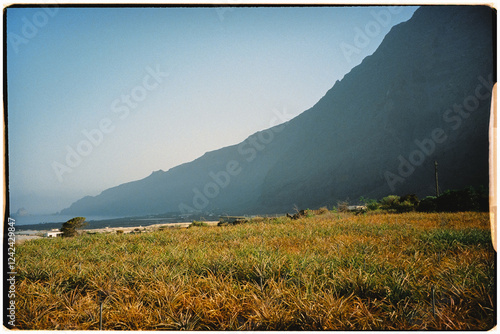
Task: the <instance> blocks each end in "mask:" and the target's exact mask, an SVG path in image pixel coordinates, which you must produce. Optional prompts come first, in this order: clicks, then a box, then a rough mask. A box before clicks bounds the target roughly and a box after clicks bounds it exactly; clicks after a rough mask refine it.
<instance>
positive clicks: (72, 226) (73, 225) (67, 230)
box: [61, 217, 86, 238]
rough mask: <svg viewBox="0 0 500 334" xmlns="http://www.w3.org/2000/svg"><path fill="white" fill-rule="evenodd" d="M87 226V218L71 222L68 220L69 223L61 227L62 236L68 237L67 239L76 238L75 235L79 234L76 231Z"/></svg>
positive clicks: (73, 219)
mask: <svg viewBox="0 0 500 334" xmlns="http://www.w3.org/2000/svg"><path fill="white" fill-rule="evenodd" d="M85 225H86V223H85V217H75V218H71V219H70V220H68V221H67V222H65V223H64V224H62V227H61V232H62V236H63V237H66V238H67V237H74V236H75V235H77V234H78V232H77V231H76V229H78V228H82V227H83V226H85Z"/></svg>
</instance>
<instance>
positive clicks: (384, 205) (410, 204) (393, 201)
mask: <svg viewBox="0 0 500 334" xmlns="http://www.w3.org/2000/svg"><path fill="white" fill-rule="evenodd" d="M418 203H419V200H418V198H417V196H415V195H413V194H412V195H405V196H403V197H399V196H396V195H389V196H387V197H384V198H382V200H380V208H381V209H383V210H387V211H391V212H409V211H413V210H415V208H416V206H418Z"/></svg>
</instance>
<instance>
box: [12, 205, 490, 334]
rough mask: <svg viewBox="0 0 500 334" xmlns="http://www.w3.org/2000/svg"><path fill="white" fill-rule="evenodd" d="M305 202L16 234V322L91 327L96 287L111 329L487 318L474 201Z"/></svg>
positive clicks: (483, 256)
mask: <svg viewBox="0 0 500 334" xmlns="http://www.w3.org/2000/svg"><path fill="white" fill-rule="evenodd" d="M315 214H316V215H314V216H312V217H309V218H303V219H299V220H295V221H293V220H290V219H287V218H285V217H280V218H276V219H256V222H253V223H248V224H242V225H236V226H224V227H212V228H203V227H194V228H190V229H187V230H176V229H166V230H163V231H157V232H151V233H145V234H136V235H128V234H120V235H104V234H103V235H82V236H79V237H76V238H70V239H51V240H49V239H39V240H33V241H29V242H26V243H24V244H23V245H20V246H19V247H18V249H17V253H18V258H17V263H18V268H17V272H18V277H17V285H16V293H17V296H16V305H17V313H16V316H17V319H16V322H17V328H19V329H79V330H85V329H98V328H99V304H100V302H99V300H100V299H99V298H100V296H102V299H103V300H104V301H103V328H104V329H114V330H178V329H186V330H364V329H372V330H373V329H378V330H386V329H399V330H405V329H438V330H445V329H455V330H457V329H460V330H468V329H475V330H485V329H490V328H492V327H493V326H494V325H495V324H496V319H495V310H496V299H495V252H494V250H493V248H492V245H491V238H490V234H489V226H490V225H489V221H488V219H489V215H488V214H487V213H470V212H467V213H436V214H422V213H405V214H383V213H378V214H366V215H350V214H344V213H331V212H326V211H325V210H322V211H321V212H315ZM432 289H435V297H434V304H435V309H434V314H433V312H432V303H433V299H432Z"/></svg>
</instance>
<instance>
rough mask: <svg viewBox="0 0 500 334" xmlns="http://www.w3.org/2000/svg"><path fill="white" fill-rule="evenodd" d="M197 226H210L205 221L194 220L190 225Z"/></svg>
mask: <svg viewBox="0 0 500 334" xmlns="http://www.w3.org/2000/svg"><path fill="white" fill-rule="evenodd" d="M196 226H199V227H205V226H208V224H207V223H205V222H201V221H197V220H193V222H192V223H191V225H189V227H196Z"/></svg>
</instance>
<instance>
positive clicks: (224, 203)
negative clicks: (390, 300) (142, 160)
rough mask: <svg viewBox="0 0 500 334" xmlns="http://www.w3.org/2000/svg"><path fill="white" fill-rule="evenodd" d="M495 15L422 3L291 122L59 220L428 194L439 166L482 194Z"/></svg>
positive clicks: (447, 180) (445, 177)
mask: <svg viewBox="0 0 500 334" xmlns="http://www.w3.org/2000/svg"><path fill="white" fill-rule="evenodd" d="M495 14H496V13H495V12H494V11H493V10H492V9H490V8H489V7H486V6H425V7H421V8H419V9H418V10H417V11H416V12H415V13H414V15H413V17H412V18H411V19H410V20H409V21H407V22H404V23H401V24H399V25H396V26H394V27H393V28H392V29H391V31H390V32H389V33H388V34H387V35H386V37H385V38H384V40H383V41H382V43H381V45H380V46H379V47H378V49H377V50H376V51H375V52H374V53H373V55H371V56H368V57H366V58H365V59H364V60H363V62H362V63H361V64H360V65H358V66H357V67H355V68H353V69H352V70H351V72H349V73H348V74H346V75H345V77H344V78H343V79H342V80H340V81H337V82H336V83H335V85H334V86H333V87H332V88H331V89H330V90H329V91H328V92H327V93H326V95H325V96H324V97H323V98H321V99H320V100H319V101H318V102H317V103H316V105H314V106H313V107H312V108H310V109H308V110H306V111H304V112H303V113H302V114H300V115H299V116H297V117H296V118H294V119H292V120H290V121H288V122H286V123H284V124H281V125H279V126H275V127H273V128H270V129H267V130H264V131H261V132H258V133H256V134H254V135H252V136H250V137H249V138H247V139H246V140H245V141H244V142H242V143H240V144H238V145H234V146H230V147H225V148H222V149H220V150H216V151H213V152H208V153H206V154H205V155H203V156H202V157H200V158H198V159H196V160H194V161H192V162H190V163H186V164H183V165H180V166H177V167H175V168H172V169H170V170H169V171H167V172H164V171H157V172H154V173H152V174H151V175H150V176H148V177H146V178H144V179H142V180H139V181H134V182H130V183H126V184H122V185H120V186H117V187H114V188H110V189H107V190H105V191H103V192H102V193H101V194H100V195H98V196H95V197H85V198H82V199H80V200H78V201H77V202H75V203H73V204H72V205H71V206H70V207H69V208H67V209H65V210H63V211H62V212H61V213H62V214H73V215H123V216H125V215H144V214H157V213H164V212H175V211H181V212H189V211H191V210H196V211H215V212H220V213H222V212H224V213H229V214H240V213H270V212H284V211H291V210H292V209H293V207H294V206H295V205H296V206H297V207H299V208H316V207H319V206H323V205H328V206H330V207H331V206H332V205H335V204H337V202H338V201H342V200H346V199H349V200H351V201H356V200H357V199H358V198H359V197H360V196H364V197H367V198H381V197H383V196H387V195H389V194H399V195H404V194H408V193H414V194H417V195H418V196H426V195H433V194H434V192H435V184H434V161H438V164H439V165H438V168H439V182H440V183H439V184H440V188H441V189H451V188H461V187H464V186H467V185H484V186H486V187H487V186H488V124H489V115H490V114H489V111H490V104H491V89H492V86H493V83H494V82H495V81H496V77H495V72H494V68H493V59H494V55H493V36H492V31H493V24H494V18H495V16H494V15H495Z"/></svg>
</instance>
